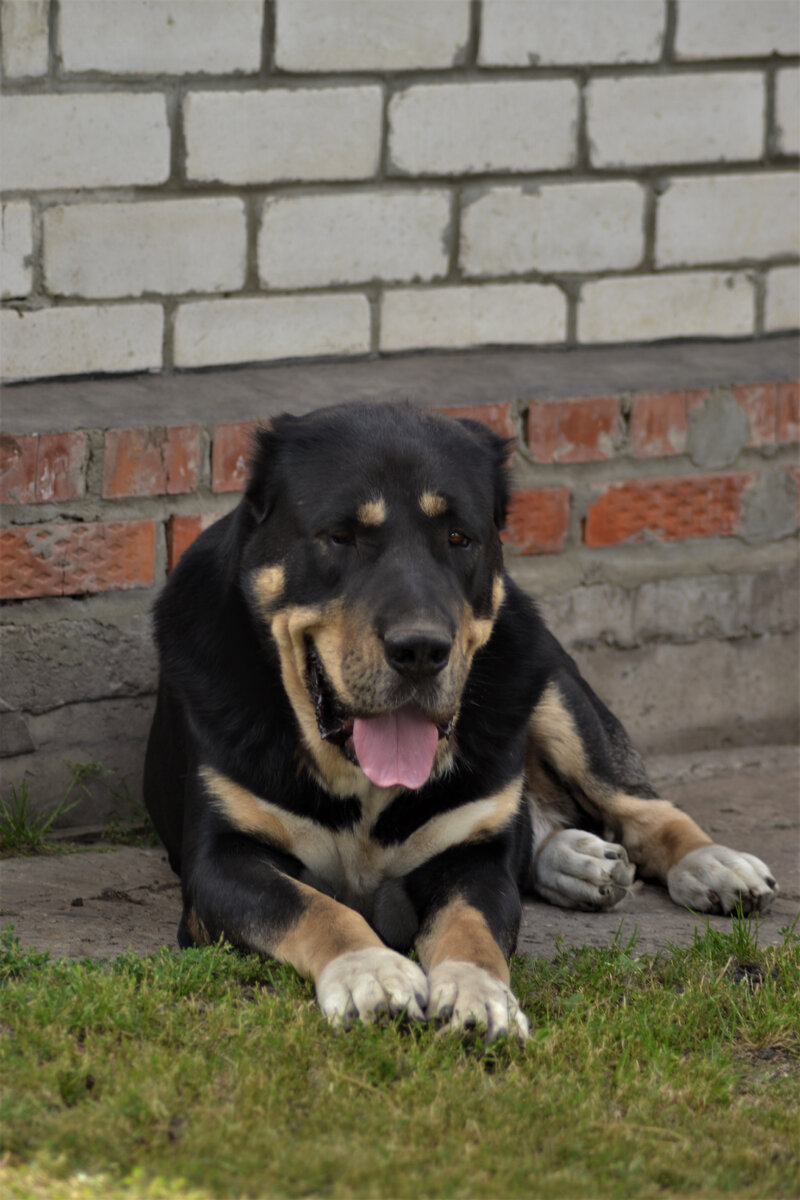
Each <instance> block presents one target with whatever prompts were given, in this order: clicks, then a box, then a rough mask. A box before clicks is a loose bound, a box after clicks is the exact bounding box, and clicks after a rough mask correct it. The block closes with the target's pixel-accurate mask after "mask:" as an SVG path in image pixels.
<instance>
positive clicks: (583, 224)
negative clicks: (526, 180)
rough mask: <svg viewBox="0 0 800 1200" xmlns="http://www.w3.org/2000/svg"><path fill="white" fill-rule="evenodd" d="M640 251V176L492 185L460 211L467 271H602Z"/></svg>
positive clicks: (626, 264)
mask: <svg viewBox="0 0 800 1200" xmlns="http://www.w3.org/2000/svg"><path fill="white" fill-rule="evenodd" d="M643 253H644V191H643V190H642V188H641V187H640V185H639V184H638V183H631V182H614V183H587V184H584V183H570V184H554V185H552V186H548V185H544V186H542V187H539V186H536V187H528V186H526V187H497V188H492V189H491V190H490V191H488V192H486V193H485V194H484V195H479V196H478V197H477V198H475V199H473V198H472V197H471V196H470V194H469V193H467V194H466V202H465V207H464V210H463V214H462V218H461V245H460V259H461V267H462V269H463V271H464V273H465V274H467V275H507V274H508V275H517V274H521V273H523V272H527V271H532V270H536V271H607V270H614V269H616V270H625V269H627V268H630V267H635V266H637V265H638V263H639V262H640V261H641V258H642V254H643Z"/></svg>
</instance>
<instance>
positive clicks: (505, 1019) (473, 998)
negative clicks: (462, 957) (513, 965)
mask: <svg viewBox="0 0 800 1200" xmlns="http://www.w3.org/2000/svg"><path fill="white" fill-rule="evenodd" d="M428 984H429V986H430V1000H429V1002H428V1016H429V1017H430V1019H431V1020H434V1021H439V1022H444V1023H445V1026H446V1028H447V1029H471V1028H472V1027H473V1026H481V1027H482V1028H485V1029H486V1041H487V1042H494V1041H496V1040H497V1038H499V1037H504V1036H505V1035H506V1034H509V1033H512V1034H514V1035H515V1036H516V1037H518V1038H520V1039H521V1040H522V1041H525V1039H526V1038H527V1036H528V1033H529V1026H528V1018H527V1017H526V1016H525V1014H524V1012H523V1011H522V1009H521V1008H520V1006H519V1004H518V1002H517V998H516V996H515V995H514V993H513V992H512V991H511V989H510V988H507V987H506V985H505V984H504V983H501V981H500V980H499V979H495V977H494V976H493V975H490V974H489V972H488V971H484V969H483V967H477V966H475V964H474V963H468V962H451V961H446V962H441V963H439V964H438V965H437V966H435V967H434V968H433V970H432V971H431V973H430V975H429V976H428Z"/></svg>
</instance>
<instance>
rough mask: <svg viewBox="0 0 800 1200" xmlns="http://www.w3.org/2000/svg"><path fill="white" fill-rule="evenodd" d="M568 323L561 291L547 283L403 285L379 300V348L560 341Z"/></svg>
mask: <svg viewBox="0 0 800 1200" xmlns="http://www.w3.org/2000/svg"><path fill="white" fill-rule="evenodd" d="M566 325H567V302H566V297H565V296H564V293H563V292H561V291H560V290H559V289H558V288H557V287H553V286H549V285H545V284H535V283H530V284H529V283H512V284H495V285H487V284H484V285H482V286H480V287H450V288H444V287H440V288H414V289H403V290H402V291H390V292H385V293H384V296H383V299H382V301H381V350H412V349H424V348H425V347H428V346H440V347H452V348H456V347H464V346H513V345H532V344H535V343H549V342H563V340H564V338H565V336H566Z"/></svg>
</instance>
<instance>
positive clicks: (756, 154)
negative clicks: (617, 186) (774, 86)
mask: <svg viewBox="0 0 800 1200" xmlns="http://www.w3.org/2000/svg"><path fill="white" fill-rule="evenodd" d="M764 105H765V87H764V78H763V76H762V75H761V74H760V73H759V72H756V71H742V72H738V71H737V72H725V73H720V72H713V73H710V74H704V75H648V76H641V77H637V76H631V77H629V78H624V79H595V80H593V81H592V82H591V83H590V84H589V86H588V88H587V119H588V130H589V143H590V155H591V160H592V163H593V164H594V166H597V167H615V166H626V165H628V166H638V165H643V164H647V163H682V162H687V163H691V162H727V161H736V160H745V159H751V158H752V159H755V158H760V157H761V154H762V151H763V145H764Z"/></svg>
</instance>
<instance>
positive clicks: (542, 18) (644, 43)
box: [479, 0, 666, 67]
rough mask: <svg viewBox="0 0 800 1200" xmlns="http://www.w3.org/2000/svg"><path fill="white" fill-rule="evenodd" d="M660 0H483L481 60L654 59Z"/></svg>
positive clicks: (507, 63)
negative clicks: (632, 0) (633, 1)
mask: <svg viewBox="0 0 800 1200" xmlns="http://www.w3.org/2000/svg"><path fill="white" fill-rule="evenodd" d="M665 12H666V10H665V7H664V4H663V3H662V0H636V3H635V4H632V3H631V0H590V2H589V3H587V0H484V5H483V20H482V29H481V35H482V36H481V48H480V57H479V61H480V62H481V63H482V64H484V65H485V66H499V67H528V66H531V65H536V66H541V67H550V66H568V65H571V64H573V63H580V64H584V63H636V62H639V63H641V62H658V60H659V58H660V57H661V39H662V36H663V32H664V21H665Z"/></svg>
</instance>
